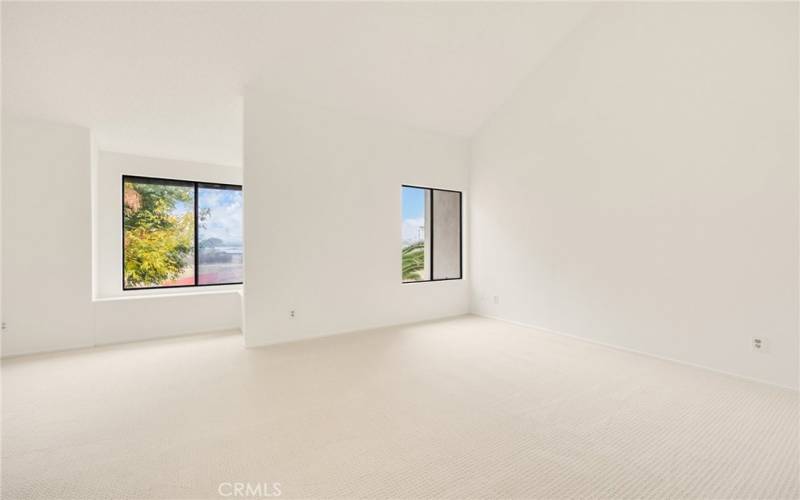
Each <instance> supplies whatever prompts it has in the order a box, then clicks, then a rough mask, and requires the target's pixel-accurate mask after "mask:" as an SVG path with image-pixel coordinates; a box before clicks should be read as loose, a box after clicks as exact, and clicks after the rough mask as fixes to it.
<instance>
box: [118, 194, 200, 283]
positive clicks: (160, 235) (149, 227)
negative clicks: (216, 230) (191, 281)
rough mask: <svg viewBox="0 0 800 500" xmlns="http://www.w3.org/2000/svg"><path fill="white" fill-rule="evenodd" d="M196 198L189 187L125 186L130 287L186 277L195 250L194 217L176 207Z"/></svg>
mask: <svg viewBox="0 0 800 500" xmlns="http://www.w3.org/2000/svg"><path fill="white" fill-rule="evenodd" d="M193 197H194V190H193V189H191V188H187V187H182V186H170V185H159V184H146V183H134V182H126V183H125V188H124V200H123V203H124V223H123V227H124V230H125V241H124V244H125V271H124V272H125V284H126V286H128V287H142V286H156V285H159V284H161V283H163V282H164V281H167V280H174V279H177V278H179V277H180V276H181V275H182V274H183V272H184V271H185V269H186V268H187V267H188V262H189V257H190V256H191V255H192V250H193V244H194V220H193V219H194V214H193V211H192V210H188V211H187V212H186V213H183V214H176V213H175V208H176V207H177V206H178V205H179V203H193V201H194V200H193Z"/></svg>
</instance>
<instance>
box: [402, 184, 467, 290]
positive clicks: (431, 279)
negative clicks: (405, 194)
mask: <svg viewBox="0 0 800 500" xmlns="http://www.w3.org/2000/svg"><path fill="white" fill-rule="evenodd" d="M402 188H414V189H427V190H428V191H430V193H431V196H430V204H431V207H430V219H431V220H430V226H431V227H430V235H431V236H430V240H431V241H430V245H429V246H430V252H431V258H430V264H431V268H430V272H429V273H428V276H429V279H426V280H415V281H405V280H403V279H401V280H400V282H401V283H402V284H404V285H408V284H411V283H431V282H434V281H456V280H462V279H464V193H463V191H456V190H455V189H443V188H434V187H426V186H416V185H413V184H401V187H400V189H402ZM436 191H444V192H447V193H458V278H434V274H433V266H434V264H433V245H434V236H433V226H434V224H435V223H434V221H433V197H434V192H436ZM426 223H427V221H426Z"/></svg>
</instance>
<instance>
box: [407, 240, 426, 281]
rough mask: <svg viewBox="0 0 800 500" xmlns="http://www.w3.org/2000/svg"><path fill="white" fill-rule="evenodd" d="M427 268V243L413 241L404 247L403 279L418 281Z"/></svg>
mask: <svg viewBox="0 0 800 500" xmlns="http://www.w3.org/2000/svg"><path fill="white" fill-rule="evenodd" d="M423 269H425V244H424V243H423V242H421V241H420V242H417V243H412V244H411V245H407V246H405V247H403V281H417V280H419V279H421V278H422V276H420V273H422V270H423Z"/></svg>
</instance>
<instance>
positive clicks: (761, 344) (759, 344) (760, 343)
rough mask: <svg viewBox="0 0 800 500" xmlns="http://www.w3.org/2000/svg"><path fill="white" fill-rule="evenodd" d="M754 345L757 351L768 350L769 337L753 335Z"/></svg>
mask: <svg viewBox="0 0 800 500" xmlns="http://www.w3.org/2000/svg"><path fill="white" fill-rule="evenodd" d="M752 346H753V350H754V351H756V352H767V347H768V345H767V339H765V338H763V337H753V340H752Z"/></svg>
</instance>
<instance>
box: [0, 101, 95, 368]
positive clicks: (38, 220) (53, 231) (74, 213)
mask: <svg viewBox="0 0 800 500" xmlns="http://www.w3.org/2000/svg"><path fill="white" fill-rule="evenodd" d="M2 120H3V122H2V128H3V130H2V134H3V158H2V159H3V170H2V175H3V183H2V185H3V196H2V201H3V214H2V216H3V251H2V258H3V271H4V272H3V283H2V286H3V293H2V300H3V320H4V321H5V322H6V325H7V329H6V331H5V332H3V337H2V345H3V355H4V356H8V355H13V354H22V353H26V352H36V351H47V350H56V349H67V348H72V347H83V346H88V345H92V344H93V342H94V332H93V330H92V301H91V300H92V273H91V271H92V269H91V266H92V260H91V259H92V253H91V232H92V227H91V217H90V185H91V184H90V181H89V165H90V154H91V153H90V138H89V130H88V129H86V128H82V127H75V126H69V125H61V124H54V123H45V122H40V121H32V120H28V119H23V118H17V117H11V116H7V115H5V114H3V117H2Z"/></svg>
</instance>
